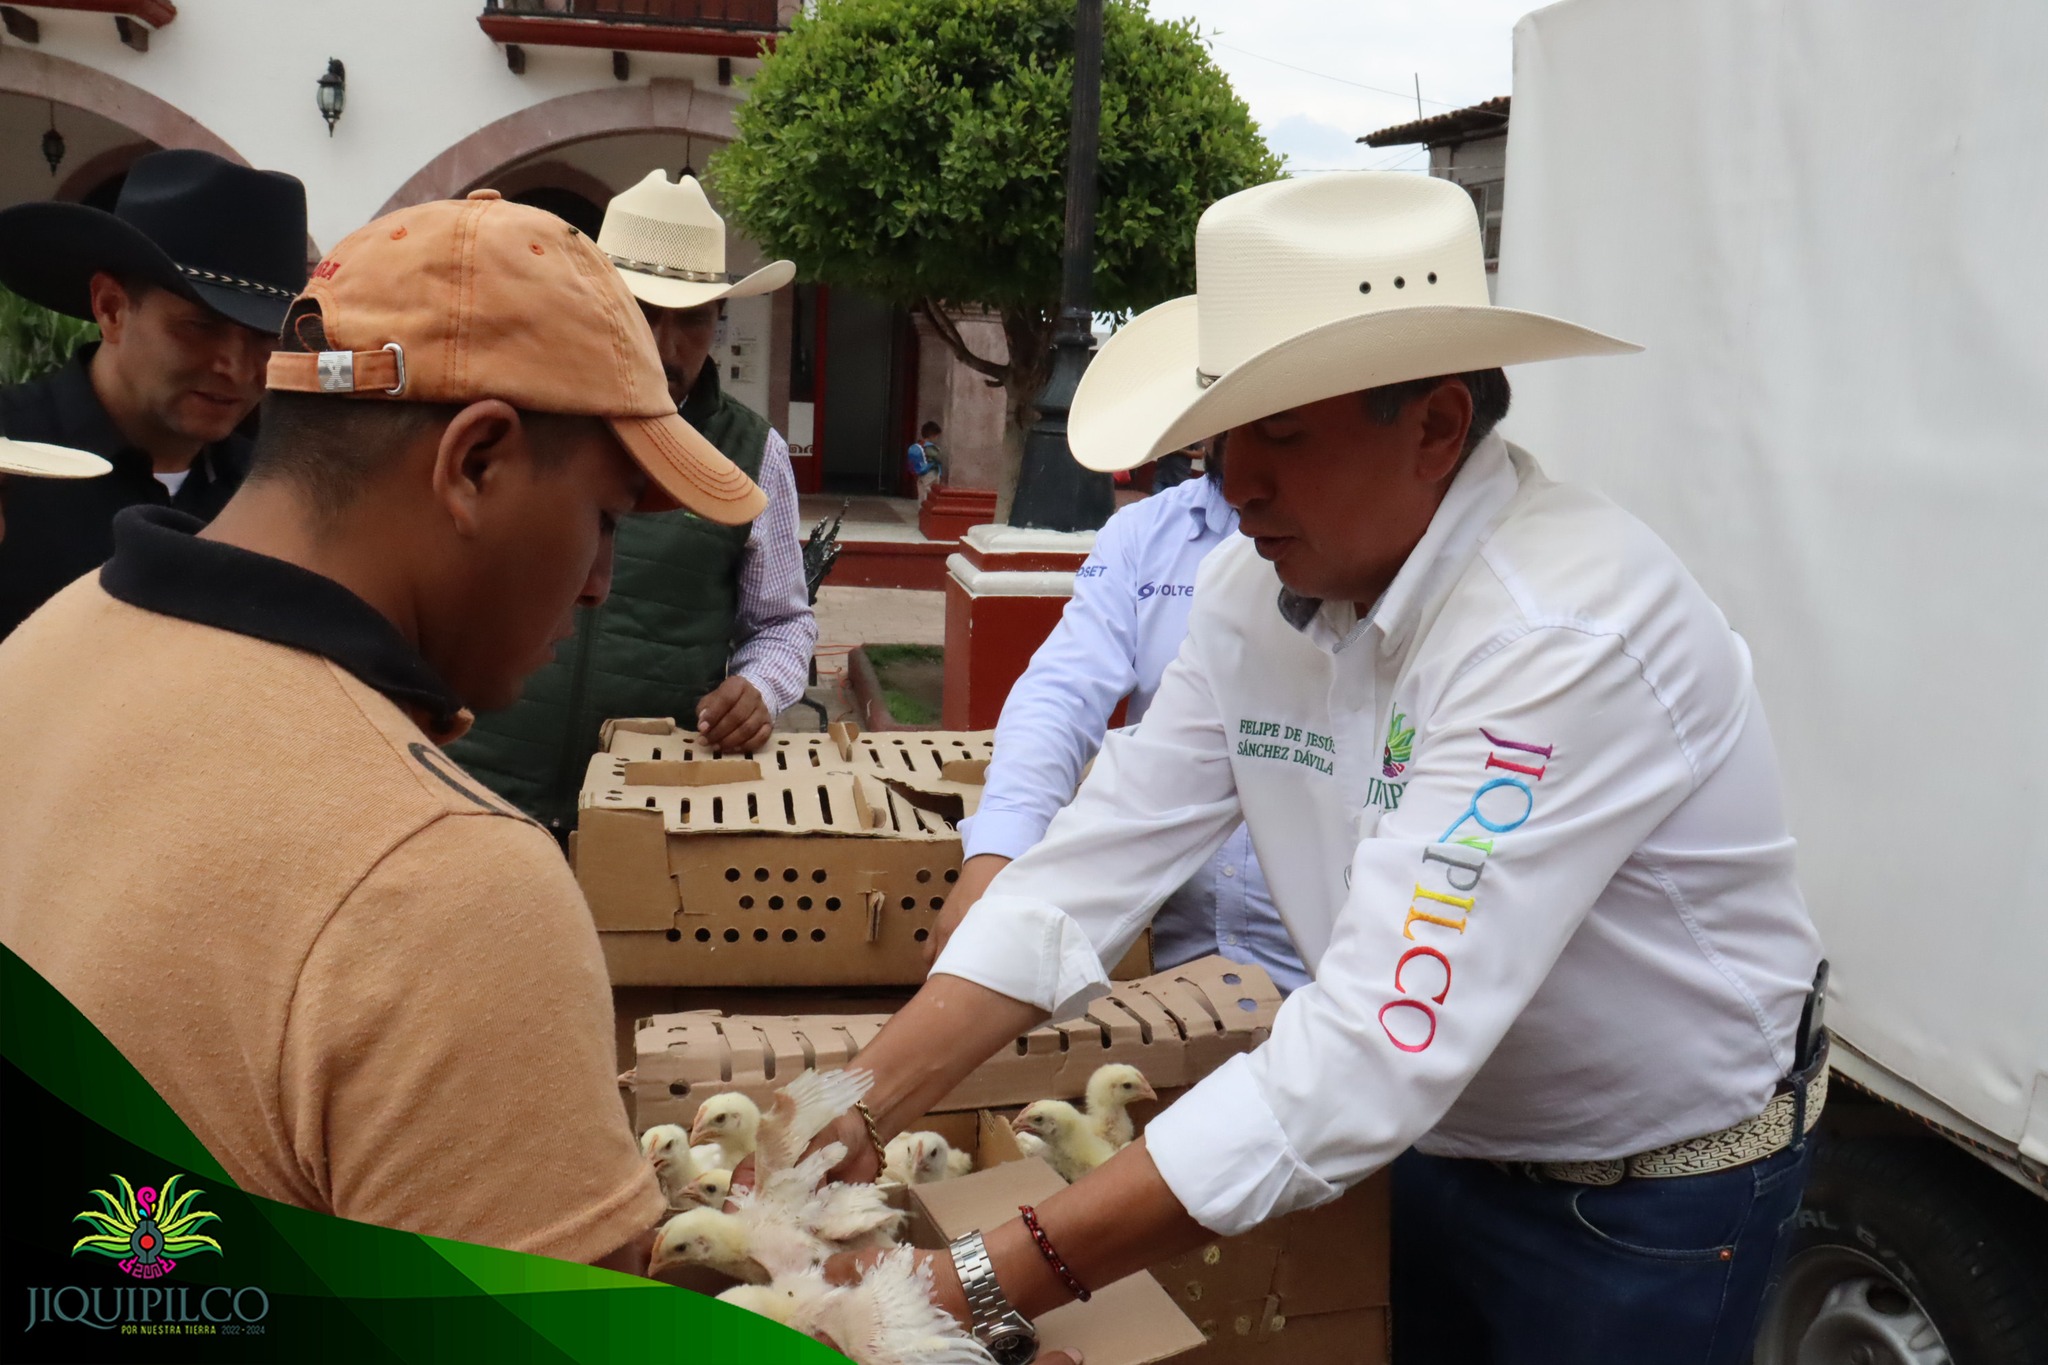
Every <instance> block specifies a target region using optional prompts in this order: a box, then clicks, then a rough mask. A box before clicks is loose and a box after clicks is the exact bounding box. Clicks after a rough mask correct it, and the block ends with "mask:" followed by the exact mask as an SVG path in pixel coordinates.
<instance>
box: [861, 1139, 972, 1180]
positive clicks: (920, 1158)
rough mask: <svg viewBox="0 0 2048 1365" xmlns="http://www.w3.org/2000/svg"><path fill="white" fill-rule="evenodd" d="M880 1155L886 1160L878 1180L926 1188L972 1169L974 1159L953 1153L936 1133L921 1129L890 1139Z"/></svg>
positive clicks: (963, 1154)
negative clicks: (935, 1182)
mask: <svg viewBox="0 0 2048 1365" xmlns="http://www.w3.org/2000/svg"><path fill="white" fill-rule="evenodd" d="M884 1154H885V1155H886V1157H887V1160H886V1161H884V1162H883V1164H882V1178H883V1179H885V1180H893V1181H895V1182H896V1183H897V1184H899V1185H929V1184H931V1183H932V1182H933V1181H935V1180H950V1179H952V1178H953V1177H955V1176H962V1175H966V1174H967V1173H968V1172H969V1171H971V1170H973V1169H974V1158H972V1157H971V1156H969V1155H968V1154H967V1153H966V1152H960V1151H955V1150H954V1149H953V1145H952V1144H951V1143H949V1142H947V1141H946V1139H945V1138H943V1137H941V1136H939V1135H938V1134H937V1133H933V1132H927V1131H924V1130H921V1129H920V1130H917V1131H913V1132H908V1133H898V1134H897V1135H896V1136H895V1137H893V1138H890V1139H889V1145H888V1146H887V1147H886V1148H885V1149H884Z"/></svg>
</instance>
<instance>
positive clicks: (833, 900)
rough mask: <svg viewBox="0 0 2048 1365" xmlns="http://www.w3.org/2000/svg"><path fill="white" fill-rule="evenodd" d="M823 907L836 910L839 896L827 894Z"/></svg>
mask: <svg viewBox="0 0 2048 1365" xmlns="http://www.w3.org/2000/svg"><path fill="white" fill-rule="evenodd" d="M825 908H826V909H827V910H837V909H838V908H839V897H837V896H827V897H825Z"/></svg>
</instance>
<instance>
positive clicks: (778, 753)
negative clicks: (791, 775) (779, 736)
mask: <svg viewBox="0 0 2048 1365" xmlns="http://www.w3.org/2000/svg"><path fill="white" fill-rule="evenodd" d="M775 766H776V767H778V768H780V769H782V770H783V771H784V772H788V771H789V754H788V753H787V752H785V751H784V750H783V749H782V748H781V747H779V746H778V747H777V748H776V750H775Z"/></svg>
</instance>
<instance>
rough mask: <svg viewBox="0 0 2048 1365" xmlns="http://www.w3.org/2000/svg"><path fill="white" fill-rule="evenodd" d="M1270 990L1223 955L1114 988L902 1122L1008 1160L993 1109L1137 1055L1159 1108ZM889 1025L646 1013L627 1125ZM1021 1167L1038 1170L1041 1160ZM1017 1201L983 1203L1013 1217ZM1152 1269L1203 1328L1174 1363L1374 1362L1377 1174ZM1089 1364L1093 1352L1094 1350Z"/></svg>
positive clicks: (1261, 1029)
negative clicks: (632, 1115)
mask: <svg viewBox="0 0 2048 1365" xmlns="http://www.w3.org/2000/svg"><path fill="white" fill-rule="evenodd" d="M1279 1001H1280V996H1279V992H1278V991H1277V990H1276V989H1275V988H1274V987H1273V984H1272V982H1271V980H1270V979H1269V978H1268V977H1267V976H1266V975H1265V973H1264V972H1262V971H1261V970H1259V969H1258V968H1256V967H1248V966H1240V965H1238V964H1235V963H1231V962H1229V961H1227V960H1225V959H1223V958H1205V959H1203V960H1202V961H1200V962H1193V963H1189V964H1187V965H1186V966H1184V967H1180V968H1176V969H1174V970H1172V971H1168V972H1162V973H1158V974H1157V975H1155V976H1152V977H1149V978H1146V979H1144V980H1140V981H1132V982H1124V983H1119V984H1117V985H1116V986H1114V987H1113V988H1112V990H1111V993H1110V994H1109V995H1108V996H1106V997H1104V998H1103V999H1101V1000H1099V1001H1097V1002H1096V1003H1095V1004H1094V1005H1093V1006H1092V1007H1091V1008H1090V1009H1089V1010H1088V1012H1087V1013H1086V1015H1084V1016H1083V1017H1082V1018H1080V1019H1076V1020H1068V1021H1064V1022H1061V1023H1057V1024H1048V1025H1046V1026H1044V1027H1043V1028H1039V1029H1035V1030H1033V1031H1032V1032H1031V1033H1029V1034H1026V1035H1025V1036H1024V1037H1022V1038H1019V1039H1017V1040H1016V1041H1015V1042H1014V1043H1013V1044H1012V1045H1011V1046H1010V1047H1009V1048H1007V1049H1005V1050H1004V1051H1003V1052H1001V1053H999V1054H997V1055H996V1056H995V1057H993V1058H991V1059H990V1060H989V1061H988V1062H986V1063H984V1064H983V1065H982V1066H981V1067H980V1068H978V1069H977V1070H976V1071H975V1073H974V1074H973V1075H972V1076H970V1077H969V1078H968V1079H967V1080H965V1081H963V1082H962V1083H961V1084H960V1085H959V1086H957V1087H955V1088H954V1090H953V1092H952V1093H950V1094H949V1095H947V1096H946V1097H945V1099H944V1100H942V1101H940V1103H939V1104H938V1105H937V1106H935V1108H934V1110H933V1112H932V1113H930V1114H928V1115H926V1116H925V1117H924V1118H922V1119H920V1120H919V1121H918V1122H917V1123H915V1124H912V1125H910V1126H911V1127H913V1128H924V1129H930V1130H933V1131H936V1132H938V1133H939V1134H940V1135H941V1136H942V1137H944V1138H945V1139H946V1140H947V1142H948V1143H950V1144H952V1145H953V1146H954V1147H955V1148H956V1149H960V1150H967V1151H971V1152H973V1153H974V1158H975V1166H976V1170H977V1172H980V1171H983V1170H986V1169H988V1168H990V1167H991V1166H995V1165H1002V1164H1005V1163H1008V1162H1011V1161H1015V1160H1018V1159H1020V1158H1021V1157H1022V1154H1021V1152H1019V1151H1018V1150H1017V1148H1016V1145H1015V1143H1014V1141H1012V1140H1010V1139H1009V1135H1008V1133H1007V1130H1006V1129H1005V1128H1004V1126H1003V1123H1002V1117H1003V1116H1006V1115H1009V1114H1013V1113H1014V1112H1015V1111H1016V1110H1017V1109H1019V1108H1021V1107H1022V1106H1023V1105H1025V1104H1028V1103H1030V1102H1031V1101H1032V1100H1036V1099H1045V1098H1069V1099H1071V1098H1074V1097H1077V1096H1079V1095H1080V1094H1081V1093H1082V1092H1083V1090H1084V1088H1085V1087H1086V1085H1087V1081H1088V1077H1089V1076H1090V1075H1092V1074H1093V1073H1094V1071H1095V1068H1097V1067H1099V1066H1102V1065H1104V1064H1106V1063H1109V1062H1131V1063H1132V1064H1134V1065H1136V1066H1137V1067H1138V1068H1139V1069H1140V1070H1141V1071H1143V1072H1144V1073H1145V1075H1146V1077H1147V1079H1149V1080H1150V1081H1151V1082H1152V1084H1153V1086H1154V1087H1155V1088H1156V1089H1157V1090H1158V1091H1159V1092H1160V1102H1161V1104H1162V1105H1163V1104H1166V1103H1171V1101H1172V1100H1173V1099H1174V1098H1176V1097H1177V1096H1178V1095H1179V1094H1180V1093H1181V1092H1182V1091H1183V1090H1184V1089H1185V1088H1186V1087H1188V1086H1190V1085H1192V1084H1194V1083H1195V1082H1196V1081H1198V1080H1200V1079H1201V1078H1202V1077H1203V1076H1206V1075H1207V1074H1208V1073H1209V1072H1211V1071H1213V1070H1215V1068H1216V1067H1218V1066H1220V1065H1222V1064H1223V1062H1224V1061H1225V1060H1227V1059H1228V1058H1230V1057H1232V1056H1234V1055H1236V1054H1237V1053H1240V1052H1246V1051H1249V1050H1251V1049H1252V1048H1254V1047H1256V1046H1257V1045H1258V1044H1259V1043H1260V1042H1261V1041H1263V1040H1264V1039H1265V1037H1266V1035H1267V1033H1268V1032H1269V1031H1270V1029H1271V1026H1272V1021H1273V1016H1274V1014H1275V1013H1276V1012H1277V1010H1278V1008H1279ZM887 1022H888V1015H887V1014H886V1013H881V1012H876V1013H864V1014H852V1015H824V1014H810V1015H784V1016H727V1015H722V1014H718V1013H715V1012H697V1013H689V1014H678V1015H665V1016H660V1017H656V1018H652V1019H649V1020H646V1021H644V1022H643V1024H642V1025H641V1027H640V1029H639V1031H638V1034H637V1049H638V1056H637V1065H636V1067H635V1071H634V1078H635V1084H634V1107H635V1108H636V1109H637V1110H638V1125H637V1126H638V1127H642V1128H644V1127H645V1126H648V1125H651V1124H655V1123H680V1124H683V1125H685V1126H687V1125H688V1124H689V1122H690V1120H691V1119H692V1118H693V1117H694V1116H695V1114H696V1110H697V1107H698V1106H699V1105H700V1104H702V1103H703V1102H704V1101H705V1100H706V1099H709V1098H710V1097H711V1096H713V1095H716V1094H718V1093H720V1092H722V1091H726V1090H743V1091H745V1092H747V1093H748V1094H750V1095H752V1096H753V1097H754V1098H755V1099H756V1100H763V1099H765V1098H766V1097H767V1096H769V1095H771V1094H772V1093H773V1092H774V1091H775V1090H776V1088H777V1087H778V1086H780V1085H782V1084H786V1083H787V1081H788V1079H789V1078H790V1077H791V1076H793V1075H796V1074H798V1073H799V1072H801V1071H802V1070H803V1069H804V1068H805V1067H808V1066H815V1067H819V1068H830V1067H834V1066H844V1065H846V1064H848V1063H850V1062H855V1060H856V1059H857V1058H858V1056H859V1054H860V1051H861V1049H862V1048H864V1047H866V1046H867V1044H868V1043H869V1042H871V1041H872V1040H873V1038H874V1036H875V1035H876V1034H877V1033H879V1032H880V1031H881V1028H882V1026H883V1025H884V1024H885V1023H887ZM1156 1111H1157V1106H1150V1105H1146V1106H1137V1107H1134V1109H1133V1111H1132V1112H1133V1116H1134V1117H1135V1118H1136V1119H1137V1120H1138V1121H1139V1124H1140V1127H1141V1128H1142V1126H1143V1124H1144V1122H1145V1121H1146V1120H1147V1119H1148V1118H1149V1117H1150V1115H1151V1114H1152V1113H1154V1112H1156ZM1029 1164H1031V1165H1033V1166H1036V1167H1039V1168H1041V1169H1044V1170H1045V1171H1046V1172H1047V1174H1048V1175H1050V1168H1049V1167H1044V1164H1043V1163H1042V1162H1036V1161H1033V1162H1030V1163H1029ZM1051 1178H1052V1179H1053V1180H1054V1181H1057V1179H1058V1177H1057V1176H1052V1177H1051ZM957 1183H958V1182H955V1181H942V1182H939V1184H937V1185H931V1186H917V1187H914V1189H913V1191H912V1193H913V1195H914V1196H915V1197H917V1198H918V1199H920V1200H923V1201H925V1202H927V1203H929V1202H930V1201H931V1200H932V1199H934V1198H937V1199H940V1200H942V1201H943V1200H944V1199H946V1198H947V1196H946V1195H944V1194H940V1193H938V1192H939V1191H944V1190H946V1188H947V1187H948V1186H952V1185H955V1184H957ZM1051 1188H1057V1186H1056V1185H1055V1186H1053V1187H1051ZM1016 1202H1018V1201H1014V1200H1013V1201H1012V1202H1011V1203H1010V1205H1009V1206H1007V1207H1006V1208H998V1209H996V1211H995V1214H996V1215H1000V1216H1001V1217H1008V1216H1010V1215H1011V1214H1013V1213H1014V1212H1015V1204H1016ZM992 1216H995V1215H992ZM1152 1273H1153V1275H1154V1276H1156V1277H1157V1280H1158V1283H1159V1285H1160V1286H1161V1287H1162V1288H1163V1290H1164V1292H1165V1293H1166V1294H1167V1295H1168V1296H1169V1297H1170V1299H1171V1300H1172V1302H1173V1303H1174V1304H1175V1305H1177V1306H1178V1308H1179V1309H1180V1310H1182V1311H1183V1312H1184V1313H1185V1315H1186V1316H1187V1317H1188V1318H1190V1319H1192V1320H1193V1322H1194V1323H1195V1325H1196V1326H1197V1327H1198V1328H1199V1329H1200V1331H1201V1334H1202V1336H1203V1338H1204V1340H1203V1341H1202V1342H1201V1343H1199V1344H1196V1343H1193V1342H1189V1343H1188V1344H1187V1345H1186V1346H1183V1347H1177V1348H1176V1350H1184V1351H1187V1352H1188V1353H1187V1354H1185V1355H1183V1356H1180V1357H1178V1358H1179V1359H1182V1360H1185V1361H1187V1362H1190V1365H1240V1362H1253V1361H1269V1360H1276V1359H1286V1360H1289V1361H1298V1362H1304V1365H1384V1362H1385V1361H1386V1360H1387V1359H1388V1330H1389V1325H1388V1311H1387V1304H1388V1302H1389V1293H1388V1283H1387V1276H1388V1203H1387V1181H1386V1176H1385V1175H1384V1174H1382V1175H1379V1176H1375V1177H1374V1178H1373V1179H1371V1180H1369V1181H1367V1182H1366V1183H1365V1184H1363V1185H1361V1186H1359V1187H1358V1188H1356V1189H1354V1190H1352V1191H1350V1192H1349V1193H1348V1194H1346V1195H1345V1196H1344V1197H1343V1198H1342V1199H1339V1200H1336V1201H1334V1202H1333V1203H1330V1204H1326V1205H1324V1206H1323V1207H1321V1208H1316V1209H1309V1210H1305V1211H1303V1212H1300V1213H1296V1214H1290V1215H1289V1216H1287V1217H1285V1218H1279V1219H1275V1220H1274V1221H1273V1222H1271V1223H1268V1224H1266V1225H1264V1226H1262V1227H1259V1228H1255V1229H1253V1230H1252V1231H1251V1232H1248V1233H1245V1234H1244V1235H1242V1236H1239V1237H1230V1238H1217V1239H1215V1240H1214V1241H1212V1242H1210V1243H1207V1244H1205V1245H1203V1246H1201V1247H1198V1248H1196V1249H1195V1250H1193V1251H1190V1252H1187V1253H1185V1254H1183V1255H1180V1256H1176V1257H1173V1258H1171V1259H1169V1260H1165V1261H1162V1262H1160V1263H1159V1264H1158V1265H1155V1266H1153V1267H1152ZM1099 1301H1100V1300H1099V1299H1098V1302H1099ZM1145 1358H1147V1359H1150V1358H1154V1357H1145ZM1089 1359H1090V1361H1091V1362H1093V1361H1095V1360H1096V1359H1097V1357H1096V1355H1095V1353H1094V1351H1093V1350H1090V1351H1089Z"/></svg>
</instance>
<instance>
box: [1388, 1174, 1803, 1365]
mask: <svg viewBox="0 0 2048 1365" xmlns="http://www.w3.org/2000/svg"><path fill="white" fill-rule="evenodd" d="M1812 1150H1813V1148H1812V1144H1811V1143H1810V1142H1806V1143H1801V1144H1800V1145H1799V1146H1797V1147H1796V1148H1792V1149H1788V1150H1786V1151H1782V1152H1779V1153H1778V1154H1777V1155H1775V1156H1771V1157H1767V1158H1765V1159H1764V1160H1762V1161H1757V1162H1752V1163H1750V1164H1749V1165H1747V1166H1737V1167H1735V1168H1733V1169H1732V1170H1726V1171H1716V1172H1714V1173H1713V1174H1711V1175H1695V1176H1677V1177H1673V1178H1670V1179H1654V1180H1640V1179H1627V1180H1623V1181H1622V1182H1621V1183H1620V1184H1618V1185H1608V1186H1600V1187H1595V1186H1588V1185H1567V1184H1563V1183H1559V1182H1555V1181H1549V1180H1532V1179H1531V1178H1530V1177H1528V1176H1527V1175H1523V1174H1519V1173H1514V1174H1511V1173H1509V1172H1506V1171H1502V1170H1501V1169H1500V1168H1499V1167H1496V1166H1494V1165H1493V1164H1492V1163H1491V1162H1486V1161H1454V1160H1450V1159H1447V1158H1444V1157H1432V1156H1424V1155H1423V1154H1422V1153H1420V1152H1412V1151H1411V1152H1409V1153H1408V1154H1407V1155H1405V1156H1403V1157H1402V1158H1401V1159H1400V1160H1398V1161H1396V1162H1395V1163H1394V1257H1393V1277H1394V1296H1393V1297H1394V1315H1393V1316H1394V1360H1395V1363H1396V1365H1610V1362H1611V1363H1612V1365H1741V1362H1744V1361H1747V1360H1748V1359H1749V1352H1750V1346H1751V1343H1752V1341H1753V1340H1754V1338H1755V1336H1756V1332H1757V1326H1758V1323H1759V1320H1760V1318H1761V1316H1762V1311H1763V1303H1764V1298H1765V1296H1766V1294H1767V1293H1768V1292H1769V1290H1770V1287H1771V1284H1772V1282H1773V1281H1774V1280H1775V1279H1776V1278H1777V1274H1778V1268H1779V1266H1780V1264H1781V1263H1782V1262H1783V1260H1784V1254H1785V1245H1786V1242H1787V1240H1788V1239H1789V1237H1790V1235H1791V1232H1792V1225H1793V1215H1794V1214H1795V1213H1797V1212H1798V1209H1799V1197H1800V1193H1801V1192H1802V1191H1803V1190H1804V1188H1805V1186H1806V1169H1807V1166H1808V1164H1809V1161H1810V1154H1811V1152H1812Z"/></svg>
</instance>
